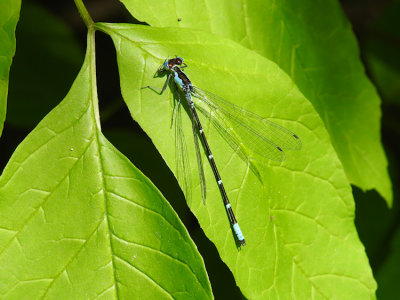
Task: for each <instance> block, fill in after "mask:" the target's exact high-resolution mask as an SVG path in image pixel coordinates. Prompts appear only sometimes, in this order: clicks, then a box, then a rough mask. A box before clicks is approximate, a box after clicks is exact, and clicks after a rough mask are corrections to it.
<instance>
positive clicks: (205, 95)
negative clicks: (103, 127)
mask: <svg viewBox="0 0 400 300" xmlns="http://www.w3.org/2000/svg"><path fill="white" fill-rule="evenodd" d="M186 67H187V65H186V64H185V63H184V62H183V58H181V57H175V58H172V59H166V60H165V61H164V63H163V64H162V65H161V67H160V68H159V69H158V71H157V75H158V77H160V76H163V75H165V74H167V80H166V81H165V84H164V86H163V88H162V89H161V90H159V89H158V88H154V87H151V86H146V87H144V88H151V89H153V90H159V94H160V95H161V94H162V93H163V92H164V91H165V89H166V88H167V86H168V84H169V83H170V81H171V79H172V78H173V79H174V81H173V83H174V84H173V86H174V89H175V93H174V95H175V96H176V99H177V103H176V104H175V108H174V110H173V114H172V123H171V126H172V124H173V123H174V117H176V120H175V146H176V149H177V151H176V153H178V155H177V166H178V168H177V169H178V170H177V173H178V180H179V179H180V178H181V180H179V181H180V183H181V185H183V188H184V189H186V190H190V183H188V178H189V177H190V175H189V174H187V173H185V170H187V167H188V166H187V164H188V160H187V158H186V153H185V152H186V146H185V141H184V138H183V130H182V123H181V120H180V117H179V116H180V109H181V107H182V105H187V107H188V111H189V114H190V118H191V121H192V131H193V136H194V144H195V150H196V158H197V164H198V170H199V177H200V186H201V193H202V198H203V200H204V201H205V199H206V186H205V176H204V170H203V163H202V159H201V157H202V156H201V151H200V147H199V142H198V137H200V139H201V142H202V145H203V147H204V150H205V152H206V154H207V156H208V160H209V162H210V165H211V168H212V170H213V173H214V177H215V180H216V181H217V184H218V187H219V191H220V193H221V196H222V199H223V201H224V204H225V208H226V211H227V213H228V217H229V221H230V223H231V226H232V228H233V230H234V232H235V234H236V237H237V240H238V241H239V243H240V244H241V245H246V242H245V239H244V236H243V233H242V231H241V229H240V227H239V224H238V222H237V220H236V217H235V214H234V213H233V210H232V206H231V203H230V202H229V199H228V195H227V193H226V191H225V187H224V184H223V182H222V179H221V176H220V174H219V171H218V168H217V165H216V163H215V160H214V156H213V154H212V152H211V149H210V146H209V144H208V141H207V139H206V135H205V133H204V129H203V126H202V124H201V122H200V118H199V116H198V114H197V111H200V112H201V113H202V114H203V115H204V116H205V117H206V118H207V119H208V120H209V121H210V123H211V124H212V125H213V126H214V128H215V129H216V130H217V132H218V133H219V134H220V135H221V136H222V137H223V138H224V139H225V141H226V142H227V143H228V144H229V146H230V147H231V148H232V149H233V150H234V151H235V152H236V153H237V154H238V156H239V157H240V158H241V159H242V160H244V161H245V162H247V163H248V164H249V166H250V168H251V170H252V171H253V172H254V173H255V174H256V175H257V176H258V177H259V173H258V171H257V168H256V167H255V166H254V164H253V162H252V159H251V156H250V155H249V154H248V150H250V152H251V153H252V154H255V155H256V156H258V159H259V160H260V159H263V158H268V159H271V160H275V161H283V160H284V159H285V154H284V150H299V149H300V148H301V141H300V139H299V137H298V136H297V135H296V134H294V133H293V132H291V131H290V130H288V129H286V128H284V127H282V126H280V125H278V124H276V123H274V122H271V121H269V120H267V119H265V118H263V117H261V116H259V115H257V114H255V113H253V112H251V111H248V110H246V109H244V108H241V107H239V106H237V105H235V104H232V103H230V102H228V101H226V100H224V99H222V98H221V97H218V96H216V95H214V94H212V93H210V92H207V91H204V90H201V89H199V88H197V87H195V86H193V85H192V82H191V81H190V79H189V78H188V76H187V75H186V74H185V73H184V72H183V70H182V69H183V68H186ZM183 99H184V100H186V101H182V100H183ZM195 102H196V103H195ZM180 173H183V176H179V174H180ZM186 194H188V193H186ZM188 196H189V195H186V197H188Z"/></svg>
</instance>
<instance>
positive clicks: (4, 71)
mask: <svg viewBox="0 0 400 300" xmlns="http://www.w3.org/2000/svg"><path fill="white" fill-rule="evenodd" d="M20 8H21V0H5V1H1V2H0V41H1V43H0V135H1V133H2V131H3V126H4V120H5V119H6V111H7V94H8V76H9V71H10V66H11V61H12V58H13V56H14V53H15V28H16V26H17V22H18V19H19V10H20Z"/></svg>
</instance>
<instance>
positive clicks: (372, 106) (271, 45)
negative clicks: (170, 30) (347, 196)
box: [121, 0, 392, 205]
mask: <svg viewBox="0 0 400 300" xmlns="http://www.w3.org/2000/svg"><path fill="white" fill-rule="evenodd" d="M121 2H123V3H124V4H125V6H126V7H127V8H128V10H129V11H130V12H131V13H132V15H133V16H134V17H135V18H137V19H138V20H140V21H143V22H146V23H148V24H150V25H152V26H160V27H169V26H179V27H186V28H194V29H200V30H203V31H209V32H212V33H215V34H218V35H221V36H224V37H227V38H230V39H232V40H234V41H236V42H239V43H241V44H242V45H244V46H245V47H248V48H249V49H251V50H254V51H255V52H257V53H259V54H261V55H263V56H265V57H266V58H268V59H270V60H272V61H274V62H275V63H277V64H278V65H279V66H280V67H281V68H282V69H283V70H284V71H285V72H286V73H287V74H289V75H290V76H291V78H292V79H293V80H294V81H295V83H296V85H297V86H298V87H299V89H300V90H301V92H302V93H303V94H304V95H305V96H306V97H307V98H308V100H309V101H311V102H312V104H313V105H314V108H315V109H316V110H317V112H318V113H319V115H320V117H321V118H322V120H323V121H324V124H325V127H326V128H327V130H328V132H329V134H330V137H331V139H332V143H333V146H334V147H335V150H336V152H337V153H338V156H339V159H340V160H341V162H342V164H343V166H344V169H345V172H346V175H347V177H348V178H349V180H350V182H351V183H353V184H355V185H357V186H359V187H360V188H361V189H363V190H367V189H373V188H375V189H376V190H377V191H378V192H379V193H380V194H381V195H382V196H383V197H384V198H385V199H386V201H387V202H388V204H389V205H390V204H391V203H392V190H391V183H390V179H389V176H388V172H387V160H386V157H385V154H384V151H383V148H382V145H381V138H380V117H381V112H380V99H379V97H378V95H377V93H376V91H375V88H374V87H373V85H372V84H371V83H370V81H369V80H368V78H367V77H366V75H365V71H364V68H363V66H362V64H361V61H360V59H359V50H358V46H357V42H356V39H355V37H354V34H353V32H352V30H351V27H350V24H349V23H348V21H347V20H346V18H345V16H344V14H343V12H342V10H341V7H340V4H339V3H338V1H336V0H330V1H317V2H316V1H301V2H299V1H295V0H292V1H285V2H276V1H272V0H271V1H261V2H260V1H248V2H245V3H244V2H243V1H213V2H212V4H211V3H210V4H207V3H206V2H203V1H190V2H189V1H175V2H172V3H171V2H164V3H165V4H164V5H162V4H160V1H155V0H153V1H151V0H147V1H145V2H143V1H137V0H122V1H121ZM178 19H180V21H178Z"/></svg>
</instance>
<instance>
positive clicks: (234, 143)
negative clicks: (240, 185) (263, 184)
mask: <svg viewBox="0 0 400 300" xmlns="http://www.w3.org/2000/svg"><path fill="white" fill-rule="evenodd" d="M196 109H197V110H198V111H199V112H200V113H201V114H203V115H204V116H205V117H206V118H207V119H208V120H210V122H211V124H212V125H213V126H214V128H215V129H216V130H217V132H218V133H219V134H220V135H221V136H222V137H223V139H224V140H225V142H226V143H227V144H228V145H229V146H230V147H231V148H232V149H233V151H234V152H235V153H236V154H237V155H238V156H239V157H240V158H241V159H242V160H243V161H244V162H245V163H246V164H248V165H249V167H250V170H251V171H252V172H253V173H254V174H255V175H256V176H257V178H258V179H259V180H260V181H262V180H261V176H260V172H259V171H258V169H257V167H256V166H255V165H254V163H253V162H252V160H251V159H250V157H249V155H248V153H247V151H246V149H245V148H244V147H243V144H241V143H240V142H239V141H238V139H237V138H235V137H234V136H233V134H234V132H232V133H231V132H230V130H229V129H227V127H228V126H227V124H222V122H223V120H221V119H217V118H214V117H213V116H212V115H211V113H210V112H209V111H207V110H206V109H204V108H203V107H201V106H198V107H196Z"/></svg>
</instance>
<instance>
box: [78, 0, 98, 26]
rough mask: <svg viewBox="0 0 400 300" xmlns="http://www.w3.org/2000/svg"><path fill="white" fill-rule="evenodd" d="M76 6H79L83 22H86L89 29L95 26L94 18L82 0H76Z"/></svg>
mask: <svg viewBox="0 0 400 300" xmlns="http://www.w3.org/2000/svg"><path fill="white" fill-rule="evenodd" d="M74 2H75V5H76V7H77V8H78V11H79V13H80V15H81V17H82V19H83V22H85V25H86V27H87V28H88V29H90V28H93V24H94V22H93V20H92V18H91V17H90V15H89V13H88V11H87V9H86V7H85V5H84V4H83V2H82V0H74Z"/></svg>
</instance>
